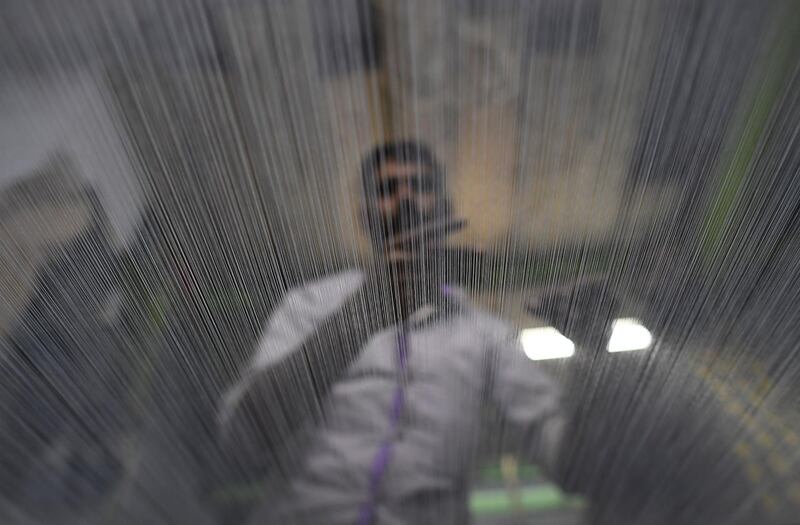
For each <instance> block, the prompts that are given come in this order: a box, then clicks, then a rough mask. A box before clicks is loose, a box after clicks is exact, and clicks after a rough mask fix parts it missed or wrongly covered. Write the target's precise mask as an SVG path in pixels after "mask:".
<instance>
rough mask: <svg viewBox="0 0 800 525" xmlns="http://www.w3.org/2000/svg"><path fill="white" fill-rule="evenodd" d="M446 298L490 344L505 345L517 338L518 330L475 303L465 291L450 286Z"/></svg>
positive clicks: (505, 320)
mask: <svg viewBox="0 0 800 525" xmlns="http://www.w3.org/2000/svg"><path fill="white" fill-rule="evenodd" d="M447 296H448V297H449V298H450V300H451V301H454V302H455V303H456V304H458V306H459V311H460V312H461V315H462V316H463V317H464V318H466V320H467V322H468V325H469V326H470V327H472V328H473V329H474V330H476V331H477V332H479V335H480V336H481V337H482V338H483V339H484V340H487V341H489V342H490V343H492V344H505V343H507V342H509V341H511V340H515V339H516V338H517V333H518V330H517V329H516V328H515V327H514V325H513V324H512V323H511V322H510V321H508V320H507V319H504V318H503V317H501V316H500V315H499V314H497V313H495V312H493V311H491V310H490V309H488V308H487V307H485V306H483V305H481V304H480V303H478V302H476V301H475V300H474V299H473V298H472V297H471V295H470V293H469V292H467V291H466V290H464V289H462V288H460V287H458V286H454V285H450V286H448V287H447Z"/></svg>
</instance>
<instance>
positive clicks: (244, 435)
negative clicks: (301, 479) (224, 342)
mask: <svg viewBox="0 0 800 525" xmlns="http://www.w3.org/2000/svg"><path fill="white" fill-rule="evenodd" d="M296 299H297V297H296V296H294V297H293V296H289V297H288V298H287V300H286V301H284V303H283V304H282V306H281V307H280V308H279V309H278V311H277V312H276V314H275V315H274V316H273V318H272V320H271V322H270V326H269V328H268V330H267V332H266V334H265V335H264V337H263V338H262V341H261V344H260V346H261V348H262V350H263V349H265V348H266V349H267V350H270V349H271V348H270V346H271V345H273V346H274V348H273V350H274V354H276V355H275V356H274V358H273V359H264V356H261V355H259V356H256V358H255V359H254V361H253V364H252V365H251V367H250V368H249V369H248V370H247V371H246V373H245V374H244V376H243V378H242V380H241V381H240V383H239V384H238V385H237V386H236V387H234V388H233V389H232V390H231V391H229V393H228V394H227V395H226V396H225V401H224V406H223V407H222V409H221V413H220V423H221V426H222V428H221V432H222V438H223V445H224V446H225V448H226V449H227V450H229V451H235V452H236V453H237V455H240V454H243V455H244V457H245V458H248V457H250V458H253V457H259V456H260V457H264V456H266V457H267V458H269V459H270V460H271V461H270V463H272V462H273V461H274V462H276V463H278V466H280V463H281V461H282V460H284V456H285V452H286V451H287V444H288V443H291V441H292V439H293V437H294V435H295V432H296V431H297V429H298V428H299V427H300V426H302V425H304V424H306V423H307V422H309V421H314V422H316V423H319V422H320V420H321V418H322V403H323V401H324V399H325V397H326V395H327V393H328V391H329V390H330V388H331V386H332V385H333V384H334V383H335V382H336V381H337V380H338V379H339V378H340V377H341V376H342V375H343V373H344V372H345V370H346V369H347V367H348V366H349V365H350V364H351V363H352V362H353V361H354V360H355V359H356V357H357V356H358V354H359V353H360V351H361V349H362V348H363V347H364V346H365V345H366V343H367V341H368V339H369V338H370V336H371V335H372V334H373V333H374V332H375V330H376V329H379V328H380V327H382V326H385V325H386V323H387V322H388V317H387V316H385V315H383V311H384V310H385V309H386V308H385V307H383V305H382V304H380V303H381V301H380V296H379V295H378V294H376V293H375V292H374V288H373V287H372V286H371V285H370V284H369V283H362V284H361V286H359V287H358V288H357V289H356V290H355V291H354V292H352V293H351V294H350V295H349V297H348V298H347V299H346V300H345V301H344V303H343V304H342V305H341V306H340V307H339V308H338V309H337V310H335V311H334V313H332V314H330V315H328V316H327V317H325V318H324V319H322V320H321V321H319V322H318V323H317V324H316V326H313V327H311V328H310V333H309V327H307V326H306V327H298V326H296V325H297V323H302V322H303V319H305V318H307V317H308V312H303V311H302V310H301V309H300V308H298V306H297V304H298V303H299V302H300V301H297V300H296ZM303 328H305V330H304V329H303ZM302 332H305V333H307V334H308V335H307V336H305V337H302V335H300V336H299V337H298V334H302ZM298 338H299V339H300V340H298ZM287 466H289V465H287Z"/></svg>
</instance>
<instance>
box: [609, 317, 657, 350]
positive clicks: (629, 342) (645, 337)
mask: <svg viewBox="0 0 800 525" xmlns="http://www.w3.org/2000/svg"><path fill="white" fill-rule="evenodd" d="M651 344H653V334H651V333H650V330H648V329H647V328H645V327H644V325H642V323H640V322H639V320H638V319H633V318H625V319H616V320H615V321H614V323H613V325H612V327H611V338H610V339H609V340H608V351H609V352H631V351H633V350H645V349H647V348H650V345H651Z"/></svg>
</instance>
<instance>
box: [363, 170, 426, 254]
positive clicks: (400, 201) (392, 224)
mask: <svg viewBox="0 0 800 525" xmlns="http://www.w3.org/2000/svg"><path fill="white" fill-rule="evenodd" d="M435 177H436V176H435V175H434V174H433V173H432V171H431V169H430V168H427V167H424V166H420V165H419V164H417V163H415V162H409V163H404V162H397V161H390V162H387V163H385V164H384V165H383V166H382V167H381V168H380V170H379V171H378V173H377V175H376V178H375V184H376V188H375V193H374V200H373V201H372V202H371V204H370V207H371V209H372V213H373V214H374V218H375V219H376V222H377V224H373V225H372V227H373V228H376V227H377V228H379V229H380V232H376V233H379V234H380V237H381V239H382V240H383V243H384V245H385V247H386V248H387V251H390V252H391V251H392V250H393V249H394V250H395V251H396V248H393V247H392V244H393V243H394V242H395V241H396V240H397V239H401V238H403V236H404V235H405V234H408V233H411V232H413V231H415V230H418V229H419V228H420V227H422V226H423V225H425V224H426V223H429V222H432V221H434V220H435V219H436V218H437V215H438V214H439V213H440V212H441V203H442V196H441V195H440V194H439V188H438V181H437V180H436V178H435Z"/></svg>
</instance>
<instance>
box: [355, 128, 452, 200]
mask: <svg viewBox="0 0 800 525" xmlns="http://www.w3.org/2000/svg"><path fill="white" fill-rule="evenodd" d="M389 162H397V163H401V164H417V165H419V166H420V167H421V168H427V169H428V170H430V173H431V175H433V177H434V178H435V179H436V181H437V182H438V186H437V192H439V193H440V194H442V193H443V192H444V169H443V168H442V165H441V164H440V163H439V160H438V159H437V158H436V155H434V154H433V151H432V150H431V148H430V147H429V146H428V145H427V144H424V143H422V142H419V141H416V140H403V141H396V142H386V143H384V144H379V145H378V146H375V147H374V148H373V149H372V150H371V151H370V152H369V153H367V154H366V155H365V156H364V159H363V160H362V161H361V185H362V189H363V190H364V194H365V195H373V194H374V192H375V180H376V177H377V175H378V172H379V171H380V169H381V168H382V167H383V166H384V164H387V163H389Z"/></svg>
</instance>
